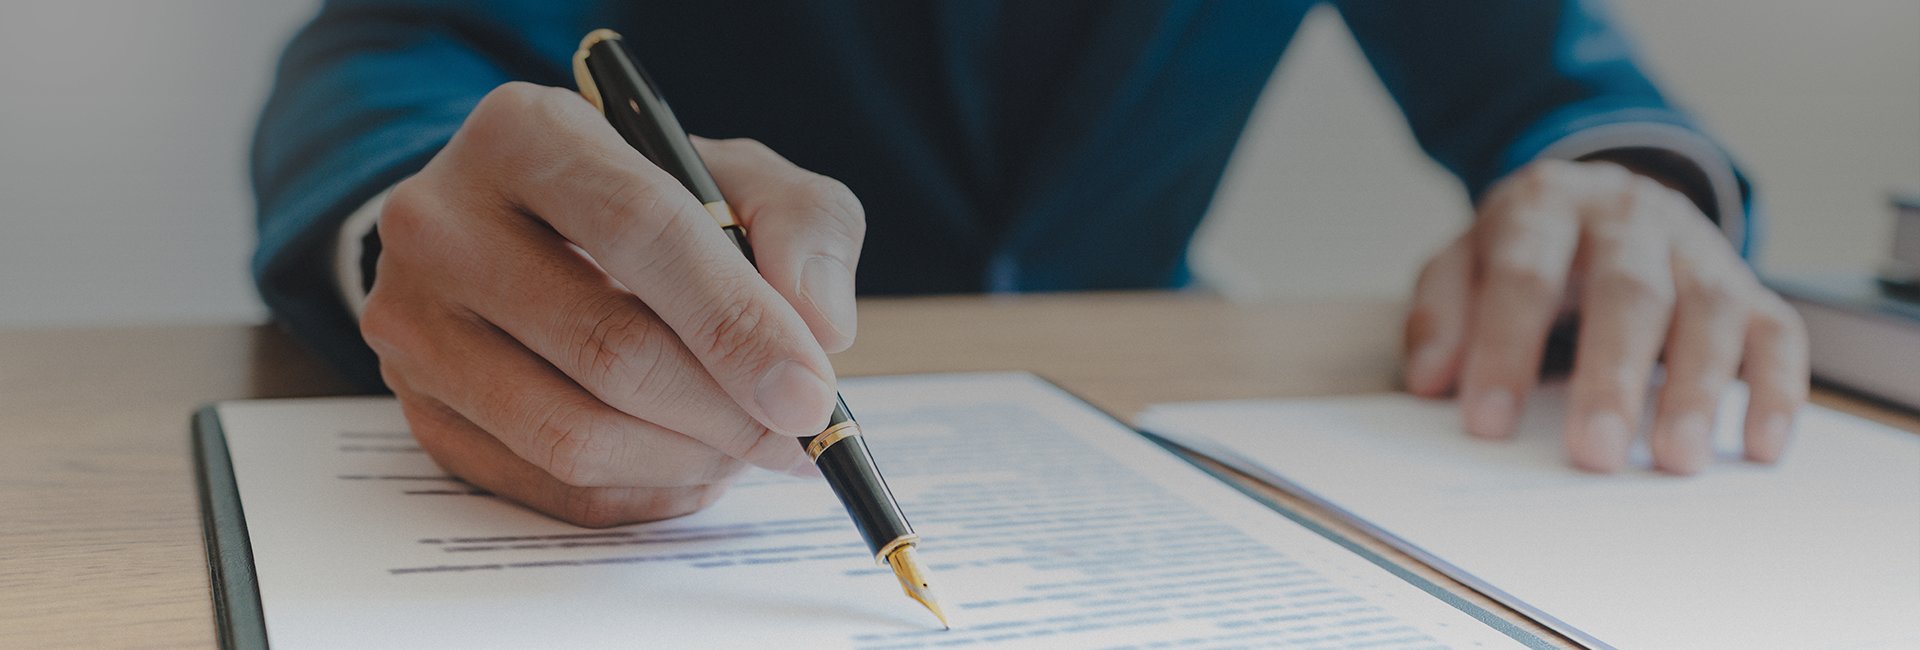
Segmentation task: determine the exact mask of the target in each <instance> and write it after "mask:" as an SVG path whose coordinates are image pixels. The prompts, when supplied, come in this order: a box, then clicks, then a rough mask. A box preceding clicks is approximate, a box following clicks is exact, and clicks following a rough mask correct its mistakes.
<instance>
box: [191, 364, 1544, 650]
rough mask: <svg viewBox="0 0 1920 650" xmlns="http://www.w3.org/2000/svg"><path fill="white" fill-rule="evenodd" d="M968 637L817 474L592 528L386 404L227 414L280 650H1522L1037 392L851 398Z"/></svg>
mask: <svg viewBox="0 0 1920 650" xmlns="http://www.w3.org/2000/svg"><path fill="white" fill-rule="evenodd" d="M842 388H843V389H844V390H845V393H846V395H847V399H848V401H849V403H851V404H853V405H855V407H856V408H857V409H858V413H859V415H860V417H861V422H862V425H863V428H864V429H865V430H866V432H867V436H868V439H869V442H870V445H871V446H872V448H873V450H874V453H875V456H876V458H877V460H878V462H879V464H880V465H881V466H882V467H883V468H884V469H885V470H886V472H887V477H888V479H889V481H890V482H891V483H892V485H893V487H894V491H895V494H896V496H898V497H899V499H900V501H901V503H902V504H903V507H904V508H905V510H906V512H907V513H908V515H909V517H911V518H912V520H913V522H914V523H915V525H916V527H917V528H918V529H919V532H920V533H921V534H922V536H923V537H924V544H923V546H922V551H923V552H922V559H923V560H924V561H925V562H926V563H927V564H928V566H929V570H930V573H931V576H932V579H933V581H934V587H935V589H936V590H937V591H938V592H939V593H940V595H941V598H942V601H943V602H944V603H945V604H946V606H947V611H948V612H949V613H951V614H952V616H953V618H954V621H955V624H956V627H955V629H954V630H953V631H942V630H940V628H939V627H938V625H936V624H935V623H934V621H933V619H932V618H931V617H930V616H929V615H928V614H927V613H926V612H925V611H924V610H921V609H920V608H919V606H918V605H916V604H914V603H913V602H912V601H910V600H908V599H907V598H906V597H905V596H903V595H901V593H900V591H899V587H898V584H897V583H896V582H895V581H894V580H893V578H892V577H891V575H890V574H889V573H888V572H887V571H886V569H884V568H883V567H879V566H876V565H875V564H874V563H873V560H872V557H871V556H870V555H868V553H867V551H866V549H865V548H864V547H863V546H862V545H861V543H860V541H859V539H858V537H857V535H856V534H855V532H854V530H853V528H852V525H851V524H850V523H848V521H847V517H846V514H845V513H844V512H843V511H842V510H841V509H840V507H839V504H838V503H837V502H836V501H835V500H834V499H833V497H832V494H831V492H829V491H828V490H827V488H826V485H825V484H824V483H822V482H818V481H806V480H802V479H795V478H789V477H785V476H779V475H774V474H770V473H754V474H749V475H748V476H746V477H745V478H744V479H743V480H742V481H741V483H740V484H739V485H737V486H735V488H734V489H733V490H732V491H730V492H729V493H728V494H727V496H726V497H725V498H723V499H721V500H720V501H719V502H718V503H717V504H715V505H714V506H712V507H711V508H709V509H707V510H705V511H703V512H700V513H697V514H694V515H691V516H688V517H684V518H680V519H675V520H671V521H666V522H658V523H654V524H647V525H639V526H628V527H622V528H616V529H611V530H599V531H596V530H584V529H580V528H574V527H571V526H568V525H565V524H561V523H558V522H555V521H553V520H549V519H546V518H544V517H542V516H540V515H537V514H535V513H533V512H530V511H527V510H524V509H521V508H519V507H517V506H514V505H511V504H509V503H507V502H504V501H501V500H498V499H495V498H492V497H490V496H487V495H484V494H475V490H473V489H472V488H471V487H469V486H467V485H465V484H463V483H459V482H456V481H452V480H449V479H447V478H446V477H445V475H444V474H443V473H442V472H440V471H439V470H438V469H437V468H436V467H435V466H434V465H433V464H432V462H431V461H429V460H428V459H427V458H426V456H425V455H424V454H422V453H421V452H420V451H419V449H418V448H417V447H415V446H414V444H413V441H412V439H411V438H410V436H408V435H407V434H406V433H405V430H404V421H403V419H402V418H401V416H400V414H399V411H398V409H397V407H396V406H395V405H394V404H393V402H391V401H390V400H384V399H328V400H288V401H270V402H235V403H227V404H222V405H221V406H220V407H219V413H220V419H221V422H222V425H223V428H224V429H225V432H226V436H227V443H228V445H229V449H230V451H231V454H232V457H233V463H234V470H235V477H236V482H237V485H238V489H239V492H240V499H241V502H242V507H243V509H244V511H245V515H246V520H247V527H248V532H249V535H250V537H251V542H252V546H253V558H254V563H255V568H256V571H257V574H258V576H257V577H258V581H259V585H260V592H261V599H262V601H263V610H264V613H265V616H266V627H267V632H268V635H269V637H270V639H271V643H272V644H273V646H274V647H275V648H280V649H286V648H382V647H391V648H419V647H476V648H477V647H512V648H531V647H548V648H562V647H564V648H580V647H627V648H633V647H639V648H704V647H727V648H732V647H755V646H767V647H780V648H798V647H844V648H923V647H936V646H938V647H950V646H974V647H978V646H982V645H991V646H995V647H1032V648H1079V647H1136V648H1146V647H1180V648H1189V647H1192V648H1228V647H1270V646H1273V645H1278V644H1286V643H1294V644H1300V645H1309V646H1315V647H1377V648H1428V647H1462V648H1472V647H1512V646H1516V645H1519V643H1518V642H1516V641H1515V640H1514V639H1513V638H1510V637H1508V636H1505V635H1503V634H1501V633H1500V632H1497V631H1495V630H1494V629H1493V628H1490V627H1488V626H1487V625H1485V624H1483V623H1482V622H1480V621H1479V620H1477V619H1475V618H1473V617H1471V616H1469V615H1468V614H1467V613H1465V612H1463V611H1462V610H1460V609H1456V608H1455V607H1453V606H1451V605H1449V604H1447V603H1446V602H1443V601H1442V600H1440V599H1439V598H1436V597H1434V596H1433V595H1430V594H1428V593H1427V592H1424V591H1421V590H1420V589H1419V588H1417V587H1415V586H1413V585H1411V584H1409V583H1407V582H1405V581H1403V580H1401V579H1399V578H1397V577H1395V576H1394V575H1393V574H1392V573H1389V572H1388V571H1386V570H1384V569H1381V568H1380V567H1378V566H1375V565H1373V564H1371V563H1369V562H1368V561H1366V560H1365V559H1363V558H1361V557H1359V556H1357V555H1354V554H1352V553H1350V552H1348V551H1347V550H1345V549H1343V548H1342V547H1340V546H1338V545H1336V544H1334V543H1332V542H1330V541H1328V540H1327V539H1325V538H1322V537H1319V536H1318V535H1316V534H1314V533H1313V532H1311V531H1309V530H1307V529H1305V528H1302V527H1301V526H1299V525H1297V524H1295V523H1293V522H1291V521H1289V520H1287V519H1285V518H1283V517H1281V516H1279V515H1278V514H1276V513H1274V512H1273V511H1271V510H1269V509H1267V508H1265V507H1264V506H1261V505H1260V504H1258V503H1256V502H1254V501H1252V500H1250V499H1248V498H1247V497H1245V496H1244V495H1241V494H1240V493H1238V492H1236V491H1234V490H1233V489H1232V488H1230V487H1228V486H1226V485H1224V484H1222V483H1219V482H1218V481H1216V480H1214V479H1213V478H1211V477H1209V476H1207V475H1205V474H1204V473H1202V472H1200V471H1198V470H1196V469H1194V468H1192V467H1191V466H1189V465H1187V464H1185V463H1184V462H1183V461H1180V460H1179V459H1177V458H1175V457H1174V456H1172V455H1171V454H1168V453H1167V452H1165V451H1163V450H1161V449H1159V448H1158V447H1156V446H1154V445H1153V444H1152V443H1150V442H1148V441H1146V440H1145V439H1143V438H1141V437H1139V436H1138V435H1136V434H1133V433H1132V432H1130V431H1128V430H1127V429H1125V428H1124V427H1122V426H1120V425H1119V424H1118V423H1115V422H1113V421H1111V420H1109V419H1106V418H1105V417H1104V416H1102V415H1100V414H1099V413H1098V412H1096V411H1093V410H1092V409H1090V408H1089V407H1086V406H1085V405H1083V404H1081V403H1080V402H1078V401H1076V400H1073V399H1072V398H1070V397H1069V396H1067V395H1065V394H1064V393H1061V392H1059V391H1058V390H1057V389H1055V388H1052V387H1051V386H1049V385H1047V384H1045V383H1044V382H1040V381H1039V380H1036V379H1034V378H1032V377H1030V376H1027V375H1004V374H1003V375H944V376H921V377H900V378H884V379H854V380H848V381H845V382H843V384H842Z"/></svg>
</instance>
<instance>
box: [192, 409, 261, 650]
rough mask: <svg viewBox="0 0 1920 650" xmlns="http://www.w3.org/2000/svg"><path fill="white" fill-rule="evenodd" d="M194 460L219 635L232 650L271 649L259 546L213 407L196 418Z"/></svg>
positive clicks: (227, 647)
mask: <svg viewBox="0 0 1920 650" xmlns="http://www.w3.org/2000/svg"><path fill="white" fill-rule="evenodd" d="M193 457H194V469H195V472H194V473H195V476H196V478H197V479H198V483H199V488H200V521H201V524H202V526H201V536H202V539H203V540H204V542H205V543H206V547H207V583H208V585H209V587H210V591H211V592H212V593H211V595H212V597H213V621H214V626H215V628H217V629H215V630H214V632H215V633H216V634H218V636H219V639H220V647H221V648H225V649H226V650H241V649H246V650H252V649H254V648H266V647H267V625H266V616H265V614H264V613H263V612H262V611H261V605H260V584H259V582H258V581H257V580H256V578H255V576H254V569H253V545H252V544H251V543H250V542H249V541H248V540H247V517H246V511H244V510H242V509H241V508H240V490H239V488H238V486H237V485H236V484H235V483H234V479H233V458H232V457H231V456H229V455H228V454H227V435H226V432H225V430H223V429H221V427H220V411H219V410H218V409H217V408H216V407H215V406H213V405H207V406H203V407H200V410H198V411H196V412H194V414H193Z"/></svg>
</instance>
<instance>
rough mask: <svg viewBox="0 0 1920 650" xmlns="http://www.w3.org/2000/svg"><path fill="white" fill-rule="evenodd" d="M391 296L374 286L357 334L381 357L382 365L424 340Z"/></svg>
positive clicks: (368, 296)
mask: <svg viewBox="0 0 1920 650" xmlns="http://www.w3.org/2000/svg"><path fill="white" fill-rule="evenodd" d="M387 289H388V290H390V289H391V287H388V288H387ZM394 300H395V299H393V298H390V297H389V293H388V291H387V290H383V289H382V288H381V287H375V288H374V290H373V292H372V293H369V294H367V303H366V307H365V310H364V311H362V312H361V314H360V338H361V339H362V340H364V341H366V343H367V347H370V348H373V352H374V354H375V355H377V356H379V357H380V359H381V361H382V364H381V366H382V368H383V369H384V368H385V367H386V366H387V365H389V364H391V363H393V362H395V361H396V360H398V359H400V358H402V357H403V356H404V354H405V352H406V351H407V350H410V349H413V348H414V347H415V346H418V345H420V344H423V343H424V341H422V340H421V337H420V333H419V328H417V327H415V324H414V322H413V318H412V316H411V315H410V314H409V313H408V312H407V311H406V310H405V309H404V308H403V307H402V306H401V305H399V304H397V303H395V302H394Z"/></svg>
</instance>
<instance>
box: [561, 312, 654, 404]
mask: <svg viewBox="0 0 1920 650" xmlns="http://www.w3.org/2000/svg"><path fill="white" fill-rule="evenodd" d="M588 300H589V303H588V305H587V306H585V307H582V308H579V309H577V310H576V312H577V313H580V314H582V315H583V318H582V319H581V320H582V322H583V323H585V324H586V331H585V334H584V335H583V336H582V337H581V338H582V340H583V342H582V343H581V344H580V345H578V346H576V347H575V348H574V350H575V351H574V354H575V355H576V357H575V359H574V365H575V367H576V368H578V369H579V372H580V374H581V376H580V379H581V381H582V382H583V383H585V384H587V386H588V387H589V388H599V389H601V390H606V391H612V392H636V393H644V392H646V391H649V390H653V389H654V388H656V387H658V386H660V385H661V379H662V375H663V374H664V373H665V371H666V367H665V364H666V356H665V354H664V345H665V342H664V341H663V340H662V337H664V336H667V333H666V332H665V331H664V330H663V329H662V328H661V327H660V326H659V325H658V324H656V323H655V322H654V321H653V319H652V318H651V317H650V316H649V315H648V314H647V313H646V312H644V311H641V310H639V309H636V308H634V307H633V306H632V305H631V304H629V303H628V301H627V298H626V297H625V296H621V295H610V296H596V297H594V298H590V299H588Z"/></svg>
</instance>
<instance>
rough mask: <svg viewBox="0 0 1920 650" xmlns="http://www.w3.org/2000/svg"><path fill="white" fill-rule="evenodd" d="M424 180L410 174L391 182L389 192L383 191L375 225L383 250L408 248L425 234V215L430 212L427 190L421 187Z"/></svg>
mask: <svg viewBox="0 0 1920 650" xmlns="http://www.w3.org/2000/svg"><path fill="white" fill-rule="evenodd" d="M424 183H425V181H423V180H420V178H419V177H418V176H415V177H411V178H408V179H407V180H404V181H401V182H400V183H399V184H398V185H395V186H394V187H393V191H392V192H389V193H388V194H387V200H386V202H385V203H384V204H382V205H381V206H380V218H379V221H378V222H376V223H377V225H376V226H375V228H376V229H377V230H378V231H379V233H380V245H381V248H382V249H383V250H386V249H396V250H399V251H407V250H411V249H412V248H413V244H414V243H415V242H418V241H421V240H422V239H423V238H425V237H426V236H427V234H426V230H427V228H428V222H429V215H431V214H432V208H430V207H429V204H430V202H431V199H430V197H429V196H428V194H429V193H430V191H431V190H429V189H427V188H426V187H424V186H423V185H424Z"/></svg>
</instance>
